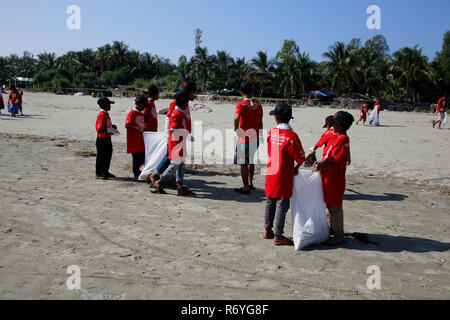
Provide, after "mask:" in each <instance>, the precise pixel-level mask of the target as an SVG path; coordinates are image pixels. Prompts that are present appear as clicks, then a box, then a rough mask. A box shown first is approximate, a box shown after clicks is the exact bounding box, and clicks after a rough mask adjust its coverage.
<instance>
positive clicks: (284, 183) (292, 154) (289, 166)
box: [263, 104, 305, 246]
mask: <svg viewBox="0 0 450 320" xmlns="http://www.w3.org/2000/svg"><path fill="white" fill-rule="evenodd" d="M270 115H273V116H275V121H276V123H277V127H276V128H274V129H272V130H270V132H269V136H268V138H267V146H268V151H269V162H268V164H267V172H266V185H265V193H266V196H267V200H266V210H265V224H264V228H265V231H264V234H263V238H264V239H274V244H275V245H276V246H280V245H292V244H293V241H292V240H291V239H289V238H286V237H284V236H283V233H284V224H285V221H286V213H287V212H288V210H289V208H290V201H291V197H292V194H293V188H294V175H297V174H298V168H299V167H300V166H301V165H302V163H303V162H304V161H305V152H304V151H303V147H302V143H301V142H300V139H299V137H298V135H297V134H296V133H295V132H294V130H293V129H292V127H291V126H290V125H289V122H290V120H291V119H293V118H292V108H291V106H290V105H288V104H279V105H278V106H277V107H276V108H275V110H273V111H271V112H270ZM294 161H295V162H297V166H295V167H294ZM274 220H275V230H274V231H273V230H272V228H273V227H274Z"/></svg>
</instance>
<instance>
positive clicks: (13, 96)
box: [8, 86, 20, 118]
mask: <svg viewBox="0 0 450 320" xmlns="http://www.w3.org/2000/svg"><path fill="white" fill-rule="evenodd" d="M8 102H9V107H8V112H9V113H11V117H12V118H15V117H16V115H17V113H18V112H19V109H20V94H19V92H18V91H17V89H16V87H15V86H12V87H11V92H10V93H9V101H8Z"/></svg>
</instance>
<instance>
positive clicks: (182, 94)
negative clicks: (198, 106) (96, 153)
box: [175, 89, 189, 107]
mask: <svg viewBox="0 0 450 320" xmlns="http://www.w3.org/2000/svg"><path fill="white" fill-rule="evenodd" d="M175 101H176V103H177V106H178V107H181V106H184V105H185V104H186V102H189V95H188V91H187V89H183V90H180V91H178V92H177V94H176V95H175Z"/></svg>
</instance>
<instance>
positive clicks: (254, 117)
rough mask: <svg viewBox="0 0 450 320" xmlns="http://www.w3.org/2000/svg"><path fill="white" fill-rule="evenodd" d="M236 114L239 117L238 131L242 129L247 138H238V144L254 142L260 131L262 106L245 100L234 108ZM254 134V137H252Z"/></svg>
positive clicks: (253, 101)
mask: <svg viewBox="0 0 450 320" xmlns="http://www.w3.org/2000/svg"><path fill="white" fill-rule="evenodd" d="M235 113H236V114H239V115H240V116H241V118H240V124H239V129H242V130H243V131H244V133H245V134H246V135H248V136H245V137H239V139H238V143H250V142H254V141H256V139H257V138H258V137H259V130H260V129H261V121H262V118H263V108H262V105H261V104H260V103H259V102H258V101H256V100H254V99H248V98H245V99H244V101H242V102H240V103H239V104H238V105H237V106H236V112H235ZM249 130H254V131H253V132H248V131H249ZM254 133H256V136H255V135H254Z"/></svg>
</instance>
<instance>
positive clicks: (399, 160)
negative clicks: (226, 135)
mask: <svg viewBox="0 0 450 320" xmlns="http://www.w3.org/2000/svg"><path fill="white" fill-rule="evenodd" d="M113 100H115V101H116V102H117V103H116V104H115V105H113V110H112V111H111V118H112V121H113V123H115V124H117V125H118V127H119V130H120V131H121V132H122V135H121V136H120V137H114V138H113V145H114V155H113V159H112V167H111V172H112V173H114V174H116V175H117V176H118V177H119V178H118V179H117V180H110V181H101V180H96V179H94V167H95V156H93V155H94V154H95V151H96V150H95V136H96V133H95V126H94V124H95V119H96V116H97V114H98V108H97V107H96V100H95V99H93V98H90V97H74V96H57V95H52V94H31V93H25V96H24V102H25V103H24V113H25V116H24V117H18V118H16V119H11V118H9V117H8V116H6V115H5V114H4V113H3V114H2V115H1V116H0V139H1V140H0V141H1V142H0V145H1V153H0V161H1V163H2V166H1V167H0V186H1V192H0V199H1V201H0V226H1V229H0V248H1V252H2V255H1V257H0V299H336V298H339V299H426V298H433V299H449V298H450V268H449V260H450V236H449V227H450V223H449V221H450V219H449V208H450V189H449V186H450V165H449V161H448V159H449V158H450V147H449V139H450V130H448V128H445V129H444V130H440V131H439V130H437V129H432V128H431V124H430V120H432V119H435V118H436V116H435V115H431V114H421V113H397V112H382V113H381V124H382V127H378V128H374V127H362V126H358V127H357V126H353V127H352V128H351V129H350V131H349V136H350V139H351V150H352V161H353V163H352V165H351V166H350V167H349V168H348V185H347V192H346V195H345V198H344V200H345V201H344V218H345V231H346V233H347V234H348V235H347V237H346V241H345V243H344V244H343V245H342V246H338V247H326V246H323V245H320V246H314V247H311V248H309V249H308V250H306V251H302V252H295V251H294V248H293V247H275V246H273V243H272V242H271V241H269V240H262V239H261V236H262V232H263V222H264V191H263V188H264V177H263V176H261V175H258V176H257V177H256V181H255V185H256V187H258V188H259V189H258V190H257V191H256V192H254V193H253V194H252V195H251V196H249V197H246V196H243V195H239V194H236V193H235V192H234V191H233V188H235V187H238V186H240V184H241V179H240V176H239V168H238V167H236V166H223V165H218V164H214V165H213V164H202V165H195V166H194V165H192V166H190V168H189V170H188V173H187V175H186V184H188V185H189V186H190V187H191V188H192V189H193V191H195V192H196V193H197V195H196V196H195V197H179V196H177V195H176V191H175V190H170V189H168V192H169V194H168V195H154V194H151V193H150V188H149V186H148V185H147V184H145V183H136V182H134V181H133V180H132V179H131V177H132V172H131V167H130V164H131V156H130V155H127V154H126V145H125V142H126V132H125V129H124V122H125V117H126V114H127V113H128V111H129V110H130V109H131V108H132V107H133V104H134V103H133V100H132V99H125V98H120V99H118V98H116V99H114V98H113ZM195 103H198V102H195ZM168 104H169V101H163V100H161V101H157V103H156V106H157V109H158V110H160V109H163V108H167V106H168ZM206 105H207V107H209V108H210V109H211V110H212V112H210V113H203V112H201V111H192V118H193V120H194V121H198V120H201V121H203V127H204V130H205V129H206V128H216V129H219V131H221V132H224V131H225V129H227V128H232V123H233V121H232V120H233V113H234V106H233V105H226V104H222V105H221V104H213V103H207V104H206ZM272 108H273V106H272V107H270V106H265V107H264V113H265V117H264V125H265V127H266V128H269V127H270V128H271V127H273V126H274V122H273V119H271V117H270V116H269V115H268V114H269V111H270V110H271V109H272ZM336 111H337V110H336V109H327V108H295V109H294V118H295V119H294V120H293V122H292V126H293V127H294V129H295V130H296V132H297V133H298V134H299V136H300V139H301V141H302V143H303V147H304V148H305V150H307V149H309V148H310V147H312V146H313V145H314V143H315V142H317V140H318V139H319V137H320V135H321V134H322V132H323V129H322V126H323V122H324V118H325V117H326V116H327V115H330V114H333V113H335V112H336ZM352 113H353V115H354V116H355V120H356V119H358V113H359V112H358V111H357V110H353V111H352ZM164 118H165V117H164V116H159V122H160V124H159V129H160V131H161V130H163V127H164ZM194 136H195V133H194ZM198 140H199V136H196V141H198ZM228 160H230V159H228ZM258 168H262V165H260V166H258ZM287 222H288V223H287V225H286V228H285V230H286V233H287V235H288V236H291V235H292V231H291V227H292V225H291V223H290V214H289V215H288V219H287ZM354 232H359V233H365V234H367V235H368V238H369V239H370V240H372V241H373V242H376V243H377V244H372V243H363V242H361V241H358V240H356V239H354V238H352V237H351V235H350V234H351V233H354ZM71 265H77V266H79V267H80V269H81V290H68V288H67V285H66V280H67V279H68V277H69V274H67V267H68V266H71ZM371 265H377V266H379V267H380V269H381V289H380V290H369V289H368V287H367V286H366V282H367V279H368V277H369V274H367V273H366V272H367V269H368V267H369V266H371Z"/></svg>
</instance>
